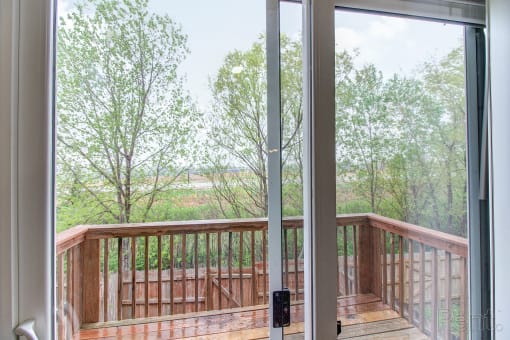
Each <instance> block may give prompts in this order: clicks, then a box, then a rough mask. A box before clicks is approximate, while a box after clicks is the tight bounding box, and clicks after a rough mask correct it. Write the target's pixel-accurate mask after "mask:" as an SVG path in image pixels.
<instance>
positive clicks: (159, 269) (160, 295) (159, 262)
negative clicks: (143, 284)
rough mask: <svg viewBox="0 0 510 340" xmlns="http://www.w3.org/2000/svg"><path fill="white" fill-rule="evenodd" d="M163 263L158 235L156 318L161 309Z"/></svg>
mask: <svg viewBox="0 0 510 340" xmlns="http://www.w3.org/2000/svg"><path fill="white" fill-rule="evenodd" d="M162 267H163V261H162V258H161V235H158V316H161V314H162V309H163V287H162V285H163V283H162V281H163V274H162Z"/></svg>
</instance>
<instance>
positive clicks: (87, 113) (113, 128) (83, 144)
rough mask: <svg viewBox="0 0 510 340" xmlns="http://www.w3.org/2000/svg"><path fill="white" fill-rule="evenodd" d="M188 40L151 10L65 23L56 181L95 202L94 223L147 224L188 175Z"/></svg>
mask: <svg viewBox="0 0 510 340" xmlns="http://www.w3.org/2000/svg"><path fill="white" fill-rule="evenodd" d="M186 40H187V37H186V35H185V34H183V33H182V31H181V29H180V27H179V26H178V25H177V24H176V23H175V22H174V21H172V19H170V17H168V16H167V15H158V14H154V13H151V12H149V10H148V1H147V0H123V1H114V0H92V1H87V2H84V3H82V4H80V5H78V6H77V9H76V11H74V12H72V13H70V14H68V15H67V17H65V18H60V25H59V31H58V45H57V46H58V50H57V72H58V73H57V115H58V135H57V136H58V142H57V149H58V152H57V155H58V175H59V178H68V179H70V181H68V183H69V182H70V183H72V185H71V186H68V187H67V189H69V188H72V189H73V190H74V191H76V190H81V191H82V192H83V193H86V195H87V197H88V198H89V199H90V200H91V201H93V202H95V204H96V209H93V211H91V213H94V214H96V221H97V222H112V221H113V222H119V223H124V222H130V221H134V220H137V221H144V220H147V219H148V218H150V213H151V207H152V206H153V204H154V202H156V201H157V199H158V195H159V194H161V193H162V192H164V191H165V190H168V189H169V187H170V186H171V185H172V183H173V181H174V179H175V178H176V176H177V175H178V174H179V172H180V171H181V170H182V169H183V168H185V166H186V162H187V161H188V153H189V152H188V151H189V150H188V141H189V139H190V136H191V129H192V127H193V122H194V119H195V111H194V108H193V106H192V104H191V100H190V98H189V97H188V95H187V94H186V93H185V92H184V91H183V89H182V80H181V78H180V77H179V76H178V73H177V68H178V66H179V64H180V63H181V62H182V61H183V60H184V58H185V56H186V54H187V53H188V50H187V47H186ZM63 174H67V175H66V176H63ZM62 193H63V194H64V195H66V194H67V195H69V196H70V198H69V199H70V200H71V201H72V199H73V195H71V194H72V192H71V190H70V189H69V190H66V188H64V187H63V192H62ZM83 196H84V195H83V194H82V195H81V196H76V195H75V196H74V198H75V199H80V200H81V199H83ZM71 203H72V202H71Z"/></svg>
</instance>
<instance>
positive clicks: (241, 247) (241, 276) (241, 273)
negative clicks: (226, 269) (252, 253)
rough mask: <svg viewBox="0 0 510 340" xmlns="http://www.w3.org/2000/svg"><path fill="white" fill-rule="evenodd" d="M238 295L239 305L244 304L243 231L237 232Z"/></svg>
mask: <svg viewBox="0 0 510 340" xmlns="http://www.w3.org/2000/svg"><path fill="white" fill-rule="evenodd" d="M239 292H240V293H239V295H240V300H241V301H240V302H241V307H243V306H244V292H243V232H242V231H240V232H239Z"/></svg>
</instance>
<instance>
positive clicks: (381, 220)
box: [367, 214, 468, 257]
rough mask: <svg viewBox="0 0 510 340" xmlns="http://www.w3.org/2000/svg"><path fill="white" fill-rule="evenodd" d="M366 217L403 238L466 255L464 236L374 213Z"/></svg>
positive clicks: (377, 225) (375, 225)
mask: <svg viewBox="0 0 510 340" xmlns="http://www.w3.org/2000/svg"><path fill="white" fill-rule="evenodd" d="M367 217H368V220H369V224H370V225H371V226H372V227H375V228H379V229H382V230H386V231H389V232H392V233H394V234H397V235H400V236H402V237H404V238H407V239H410V240H413V241H417V242H421V243H423V244H425V245H428V246H431V247H434V248H436V249H439V250H446V251H448V252H450V253H452V254H456V255H459V256H462V257H467V255H468V240H467V239H466V238H463V237H460V236H455V235H451V234H447V233H444V232H441V231H438V230H433V229H428V228H424V227H420V226H417V225H414V224H411V223H407V222H402V221H399V220H395V219H392V218H389V217H384V216H379V215H376V214H368V215H367Z"/></svg>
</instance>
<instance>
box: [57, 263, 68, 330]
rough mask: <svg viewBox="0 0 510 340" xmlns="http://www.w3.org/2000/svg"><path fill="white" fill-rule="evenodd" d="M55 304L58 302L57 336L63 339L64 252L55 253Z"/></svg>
mask: <svg viewBox="0 0 510 340" xmlns="http://www.w3.org/2000/svg"><path fill="white" fill-rule="evenodd" d="M57 304H58V319H57V320H58V338H59V339H65V324H66V322H65V319H64V254H59V255H57Z"/></svg>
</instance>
